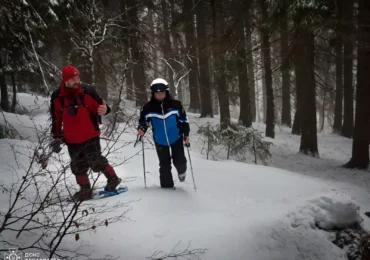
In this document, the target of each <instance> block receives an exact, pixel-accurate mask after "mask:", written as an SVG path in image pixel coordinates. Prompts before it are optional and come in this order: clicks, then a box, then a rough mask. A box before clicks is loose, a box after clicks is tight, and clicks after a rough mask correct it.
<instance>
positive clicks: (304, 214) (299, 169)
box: [0, 94, 370, 260]
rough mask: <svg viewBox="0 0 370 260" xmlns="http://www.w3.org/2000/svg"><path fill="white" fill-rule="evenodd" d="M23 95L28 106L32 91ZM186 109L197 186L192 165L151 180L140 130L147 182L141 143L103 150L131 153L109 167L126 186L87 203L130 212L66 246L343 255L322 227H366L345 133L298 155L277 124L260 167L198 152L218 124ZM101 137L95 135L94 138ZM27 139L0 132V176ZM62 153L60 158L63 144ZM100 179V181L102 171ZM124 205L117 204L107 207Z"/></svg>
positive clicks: (123, 253) (134, 255)
mask: <svg viewBox="0 0 370 260" xmlns="http://www.w3.org/2000/svg"><path fill="white" fill-rule="evenodd" d="M23 95H26V94H23ZM23 99H25V100H27V101H25V102H26V103H27V104H32V101H30V100H32V97H29V99H30V100H29V99H27V98H25V97H23ZM4 115H5V116H6V117H7V118H9V119H8V121H11V122H13V123H14V122H17V120H18V119H16V118H17V117H16V116H15V115H9V114H6V113H5V114H4ZM33 116H34V117H33V121H34V122H36V125H39V127H40V128H42V127H43V128H45V127H47V123H46V120H47V119H48V115H46V114H45V109H41V112H40V113H36V114H33ZM189 116H190V121H191V122H192V125H191V128H192V135H191V140H192V148H191V152H190V155H191V161H192V164H193V169H194V178H195V183H196V186H197V190H194V189H193V179H192V175H191V171H190V167H189V170H188V176H187V179H186V182H185V183H179V182H178V180H177V174H176V170H175V169H173V176H174V178H175V180H176V184H175V185H176V186H177V189H176V190H162V189H160V188H159V173H158V159H157V155H156V152H155V150H154V149H153V146H152V145H151V144H150V142H149V141H150V140H151V138H150V136H149V135H148V136H147V138H148V139H145V140H146V143H145V144H146V147H147V149H146V150H145V158H146V160H145V163H146V169H147V173H146V178H147V186H148V188H145V187H144V175H143V165H142V156H141V152H140V151H141V145H138V146H136V147H133V145H132V144H130V145H126V146H124V147H123V148H122V149H120V150H118V151H117V152H115V153H114V154H112V155H109V156H108V159H109V160H110V161H111V162H114V163H117V164H118V163H120V162H121V161H123V160H125V159H126V158H130V159H128V160H127V161H126V162H125V163H124V164H122V165H119V166H117V167H115V169H116V171H117V173H118V175H119V176H120V177H122V178H124V179H125V180H126V181H127V183H126V184H127V186H128V188H129V191H128V192H127V193H124V194H122V195H119V196H115V197H111V198H109V199H104V200H99V201H94V202H91V203H93V204H95V205H97V206H98V205H101V204H103V203H104V204H105V203H109V204H112V205H114V204H115V203H117V202H119V201H121V202H127V203H128V205H129V207H130V210H129V211H128V212H127V213H126V217H127V218H129V220H128V221H125V222H122V223H121V222H118V223H114V224H112V225H108V226H107V227H102V228H98V229H97V230H94V231H93V230H91V231H88V232H85V233H81V239H80V240H79V241H74V236H70V237H68V238H67V240H66V241H65V243H64V246H67V247H68V248H70V249H74V248H78V247H80V246H81V245H85V244H90V245H91V247H84V248H80V249H79V250H80V252H81V253H84V252H90V251H92V250H93V251H94V252H93V254H92V257H94V258H96V259H102V258H103V256H105V255H107V254H109V255H111V256H114V257H119V259H147V257H150V256H151V255H152V254H153V253H154V252H156V251H163V252H167V253H169V252H171V250H172V249H173V248H174V247H175V246H176V245H177V247H176V250H177V251H181V250H183V249H185V248H186V247H187V246H188V244H189V242H191V246H190V249H197V248H199V249H207V250H206V251H205V253H204V254H202V255H200V257H201V259H205V260H208V259H212V260H213V259H232V260H234V259H235V260H239V259H240V260H242V259H243V260H244V259H248V260H249V259H250V260H265V259H266V260H275V259H281V260H290V259H291V260H293V259H312V260H313V259H323V260H324V259H325V260H326V259H333V260H334V259H335V260H338V259H347V257H346V253H345V252H344V251H343V250H341V249H340V248H339V247H337V246H335V245H334V244H333V243H332V242H331V241H332V240H334V238H333V234H332V233H329V232H327V231H324V229H325V230H328V229H335V228H346V227H348V226H351V225H352V224H355V223H360V224H361V225H362V226H363V227H364V228H366V229H370V221H369V220H368V219H367V217H364V219H363V218H362V217H363V216H364V215H363V213H364V212H365V211H367V210H369V209H370V193H369V192H368V189H367V186H368V180H367V178H368V177H367V175H368V172H361V171H351V170H345V169H342V168H341V167H340V166H341V165H342V164H344V163H345V162H346V161H347V160H348V159H349V158H350V154H351V148H352V146H351V140H348V139H345V138H342V137H339V136H334V135H320V136H319V152H320V159H318V158H310V157H307V156H303V155H299V154H297V151H298V147H299V137H298V136H292V135H291V134H290V133H289V129H287V128H280V127H277V128H276V138H275V139H273V140H272V139H269V141H271V142H272V143H273V146H272V148H271V152H272V158H271V160H270V161H268V165H267V166H262V165H254V164H253V163H252V162H246V163H245V162H237V161H234V160H223V159H222V156H221V159H220V160H218V161H215V160H206V157H205V155H204V154H202V153H201V152H200V151H201V142H200V140H199V136H198V135H197V134H196V129H197V126H200V125H202V124H205V123H206V122H207V121H209V122H211V123H217V118H215V119H199V118H198V116H197V115H194V114H191V115H189ZM0 122H2V121H1V116H0ZM31 125H34V123H32V122H31V121H30V120H28V119H27V118H26V116H22V124H18V125H16V126H15V127H16V128H17V130H18V132H20V133H21V134H24V135H25V136H28V137H29V140H30V141H35V139H36V134H33V133H32V130H30V126H31ZM254 127H255V128H256V129H258V130H260V131H261V132H263V131H264V125H262V124H254ZM135 139H136V135H135V133H134V131H133V129H130V130H129V131H127V132H125V133H123V135H122V136H121V137H120V141H119V143H118V144H117V146H119V145H123V144H125V142H133V141H135ZM105 144H106V142H105V141H103V142H102V146H103V147H105ZM26 145H30V143H29V142H28V141H20V140H9V139H2V140H0V155H1V156H0V176H1V181H3V182H4V183H9V182H11V181H13V180H14V178H16V174H17V172H14V170H13V171H11V170H10V169H11V167H13V168H16V167H15V165H16V163H17V162H16V161H14V159H13V154H12V153H10V151H11V147H13V148H14V147H15V148H16V149H17V147H18V146H22V147H23V148H19V149H20V150H22V151H23V153H24V149H25V148H24V147H25V146H26ZM135 154H137V155H136V156H133V155H135ZM62 156H63V157H64V159H65V160H66V161H67V160H68V155H67V150H66V148H65V147H64V149H63V151H62ZM132 156H133V157H132ZM20 161H21V162H18V163H21V164H24V165H25V166H26V165H27V159H25V158H23V159H22V160H20ZM50 167H53V166H52V165H51V166H50ZM21 169H22V168H20V170H19V171H22V170H21ZM18 174H20V173H18ZM99 181H101V182H102V183H104V182H105V179H104V176H101V177H100V178H99ZM69 182H70V185H69V186H76V185H75V183H74V179H73V178H70V179H69ZM0 205H4V210H5V209H6V208H7V206H8V198H6V197H5V196H4V194H0ZM126 209H127V208H122V209H121V208H118V209H117V212H115V214H119V213H120V210H126ZM109 214H112V213H109ZM3 238H4V237H3ZM12 239H13V237H9V240H12Z"/></svg>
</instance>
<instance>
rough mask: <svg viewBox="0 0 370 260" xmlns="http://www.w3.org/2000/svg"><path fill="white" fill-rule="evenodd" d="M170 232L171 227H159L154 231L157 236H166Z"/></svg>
mask: <svg viewBox="0 0 370 260" xmlns="http://www.w3.org/2000/svg"><path fill="white" fill-rule="evenodd" d="M169 232H170V230H169V229H157V231H155V233H154V236H155V237H157V238H162V237H164V236H166V235H167V234H168V233H169Z"/></svg>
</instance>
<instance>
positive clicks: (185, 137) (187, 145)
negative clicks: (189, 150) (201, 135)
mask: <svg viewBox="0 0 370 260" xmlns="http://www.w3.org/2000/svg"><path fill="white" fill-rule="evenodd" d="M188 137H189V136H185V135H184V142H185V141H186V139H187V138H188ZM185 146H186V147H190V142H189V143H188V144H187V143H185Z"/></svg>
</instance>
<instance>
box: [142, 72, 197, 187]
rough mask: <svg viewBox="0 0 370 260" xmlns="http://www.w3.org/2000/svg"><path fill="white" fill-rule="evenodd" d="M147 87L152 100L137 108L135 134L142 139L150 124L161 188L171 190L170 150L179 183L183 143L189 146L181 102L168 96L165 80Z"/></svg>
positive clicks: (184, 166)
mask: <svg viewBox="0 0 370 260" xmlns="http://www.w3.org/2000/svg"><path fill="white" fill-rule="evenodd" d="M150 87H151V90H152V98H151V100H150V101H149V102H148V103H146V104H145V105H144V106H143V107H142V109H141V112H140V119H139V125H138V134H139V135H140V136H144V134H145V133H146V131H147V129H148V124H151V126H152V131H153V138H154V142H155V145H156V151H157V154H158V158H159V173H160V183H161V187H162V188H173V186H174V183H173V178H172V173H171V169H172V167H171V152H170V148H171V151H172V159H173V164H174V166H175V168H176V170H177V173H178V176H179V180H180V181H181V182H184V181H185V177H186V169H187V160H186V157H185V152H184V142H185V145H186V146H187V147H189V146H190V140H189V132H190V127H189V121H188V117H187V115H186V113H185V110H184V108H183V106H182V104H181V102H180V101H179V100H175V99H173V98H172V97H171V95H170V93H169V91H168V83H167V81H166V80H164V79H161V78H158V79H155V80H154V81H153V82H152V83H151V86H150Z"/></svg>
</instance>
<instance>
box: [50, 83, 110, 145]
mask: <svg viewBox="0 0 370 260" xmlns="http://www.w3.org/2000/svg"><path fill="white" fill-rule="evenodd" d="M62 102H63V103H64V106H62ZM75 104H77V105H75ZM100 104H103V100H102V99H101V97H100V96H99V95H98V93H97V92H96V91H95V89H94V88H93V87H90V86H81V85H80V86H79V88H77V89H68V88H67V87H65V86H64V84H62V86H60V88H58V89H57V90H55V91H54V92H53V94H52V95H51V105H50V113H51V117H52V129H51V132H52V135H53V137H54V138H57V137H60V138H64V140H65V142H66V143H83V142H86V141H88V140H89V139H91V138H94V137H96V136H99V135H100V129H99V123H100V120H101V117H100V116H99V115H98V113H97V112H98V107H99V105H100ZM109 112H110V108H109V106H108V105H107V113H106V114H108V113H109ZM62 127H63V128H62Z"/></svg>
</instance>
